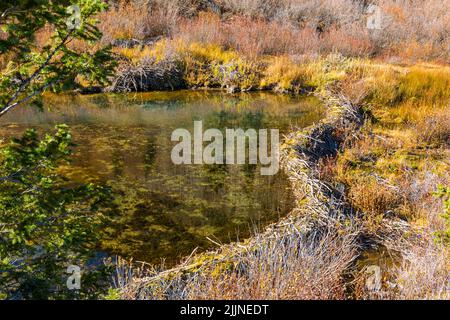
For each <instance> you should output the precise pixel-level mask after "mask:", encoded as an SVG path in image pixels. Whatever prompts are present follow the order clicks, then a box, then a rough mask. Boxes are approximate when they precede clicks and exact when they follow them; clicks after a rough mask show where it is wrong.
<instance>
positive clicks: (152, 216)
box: [0, 91, 324, 264]
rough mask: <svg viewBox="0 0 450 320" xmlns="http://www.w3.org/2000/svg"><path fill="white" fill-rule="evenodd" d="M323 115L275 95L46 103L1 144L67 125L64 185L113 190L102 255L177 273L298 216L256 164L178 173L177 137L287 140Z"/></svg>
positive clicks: (280, 186)
mask: <svg viewBox="0 0 450 320" xmlns="http://www.w3.org/2000/svg"><path fill="white" fill-rule="evenodd" d="M323 112H324V110H323V107H322V106H321V104H320V103H319V101H317V99H315V98H314V97H299V96H297V97H292V96H288V95H276V94H272V93H267V92H257V93H240V94H234V95H230V94H226V93H223V92H220V91H175V92H151V93H140V94H96V95H83V96H81V95H46V96H45V97H44V109H43V110H42V111H39V110H38V109H35V108H32V107H28V106H25V107H21V108H18V109H17V110H14V111H13V112H11V113H10V114H9V115H7V116H5V117H3V118H2V119H1V121H0V139H2V140H3V142H5V141H6V140H7V139H8V138H9V137H11V136H15V135H20V134H21V133H22V132H23V130H24V129H25V128H28V127H34V128H37V129H38V130H39V131H40V132H42V131H44V130H48V129H51V128H52V127H53V126H54V125H55V124H59V123H66V124H68V125H69V126H70V128H71V132H72V135H73V139H74V142H75V144H76V147H75V149H74V161H73V163H72V164H71V165H70V166H66V167H64V169H63V170H64V173H65V174H66V176H68V177H69V178H70V179H72V180H73V181H76V182H88V181H90V182H97V183H106V184H108V185H110V186H111V187H112V189H113V190H114V194H115V202H116V204H117V207H118V214H117V215H116V216H115V217H112V220H111V222H110V223H108V225H105V226H104V228H103V230H101V232H102V238H103V240H102V243H101V247H102V250H104V251H105V252H108V253H109V254H119V255H122V256H124V257H133V258H134V260H135V261H136V260H137V261H146V262H150V263H159V262H160V261H161V260H162V259H164V260H165V261H166V264H171V263H175V262H177V261H178V260H179V259H180V258H182V257H183V256H186V255H189V254H190V252H192V250H193V249H195V248H197V247H198V249H199V250H205V249H208V248H214V247H215V246H216V244H215V243H226V242H230V241H236V240H242V239H244V238H245V237H248V236H249V235H250V234H251V233H252V232H255V231H258V230H261V229H262V228H263V227H264V226H265V225H267V224H268V223H270V222H273V221H276V220H277V219H279V218H280V217H282V216H283V215H286V214H287V213H288V212H289V211H290V209H291V208H292V206H293V199H292V196H291V192H290V190H289V183H288V181H287V179H286V177H285V176H284V174H283V173H282V172H281V171H279V172H278V173H277V174H276V175H273V176H264V175H261V174H260V170H259V165H254V164H243V165H226V164H222V165H221V164H209V165H207V164H203V165H198V164H192V165H185V164H181V165H175V164H173V162H172V160H171V150H172V148H173V146H174V145H175V144H176V143H177V142H172V141H171V133H172V131H173V130H175V129H177V128H185V129H187V130H189V131H191V132H192V131H193V124H194V121H196V120H201V121H202V122H203V129H204V130H206V129H207V128H218V129H220V130H225V128H242V129H244V130H245V129H248V128H253V129H256V130H258V129H279V130H280V139H282V136H283V133H287V132H288V131H289V130H290V129H292V128H294V127H305V126H308V125H311V124H312V123H313V122H316V121H318V120H319V119H320V118H321V117H322V116H323ZM99 232H100V231H99Z"/></svg>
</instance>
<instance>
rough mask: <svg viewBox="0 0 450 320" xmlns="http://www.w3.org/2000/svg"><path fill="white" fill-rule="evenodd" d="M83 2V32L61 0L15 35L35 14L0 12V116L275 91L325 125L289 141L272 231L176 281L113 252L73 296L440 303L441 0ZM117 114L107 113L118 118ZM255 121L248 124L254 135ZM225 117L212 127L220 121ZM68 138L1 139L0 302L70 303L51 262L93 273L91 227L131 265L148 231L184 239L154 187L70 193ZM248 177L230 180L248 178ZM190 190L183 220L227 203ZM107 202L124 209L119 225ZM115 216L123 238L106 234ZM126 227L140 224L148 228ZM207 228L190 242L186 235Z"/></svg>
mask: <svg viewBox="0 0 450 320" xmlns="http://www.w3.org/2000/svg"><path fill="white" fill-rule="evenodd" d="M76 3H77V4H79V5H81V6H82V8H83V10H84V11H82V13H83V17H85V20H84V23H85V24H83V26H82V28H81V29H76V30H72V31H69V32H67V30H66V29H65V28H66V27H65V26H66V21H65V20H64V19H66V18H67V12H66V11H65V7H64V6H63V3H62V2H61V3H60V2H58V1H55V3H53V2H52V4H51V5H48V6H45V5H40V4H34V2H33V5H35V7H32V9H36V8H38V9H39V10H40V11H39V10H38V11H37V13H38V14H36V15H35V16H34V20H31V22H30V24H29V25H28V24H20V23H19V29H17V28H15V27H16V26H17V24H18V21H19V22H20V21H22V22H23V21H24V20H26V19H30V17H31V16H30V15H29V12H30V11H27V10H25V11H21V10H19V11H17V12H16V11H12V13H11V15H8V12H9V11H8V7H7V5H8V4H9V2H7V3H6V4H5V5H3V4H2V5H0V8H1V10H2V12H6V18H8V19H6V22H3V20H2V21H1V24H2V26H5V28H3V29H4V30H3V31H2V33H1V38H0V53H1V59H0V67H1V72H2V73H1V75H2V77H1V81H0V86H1V87H2V88H3V89H4V90H3V91H2V95H1V97H0V100H1V102H2V107H0V116H2V115H3V114H4V113H6V112H9V111H10V110H12V109H13V108H16V106H19V105H21V104H22V103H23V102H33V103H34V104H36V105H37V106H42V103H41V102H42V100H41V99H40V98H39V99H38V97H40V93H42V92H44V91H48V89H53V90H54V91H60V90H64V89H77V90H78V91H81V92H88V93H89V92H98V91H105V92H120V93H124V92H136V91H151V90H176V89H223V90H224V91H226V92H228V93H236V92H248V91H262V90H271V91H273V92H275V93H280V94H289V95H298V94H309V95H315V96H316V97H318V98H319V99H321V101H322V103H323V105H324V106H325V107H326V115H325V117H324V118H323V119H322V120H321V121H318V122H317V123H315V124H313V125H311V126H308V127H306V128H292V130H291V131H290V132H289V133H287V134H286V136H285V139H284V143H283V146H282V158H281V166H282V168H283V170H284V173H285V175H286V176H287V178H288V179H289V182H290V185H291V186H290V189H291V190H292V198H290V199H291V201H292V205H288V206H285V207H283V208H284V210H287V208H292V210H290V212H289V213H288V212H284V213H283V215H282V216H283V217H282V218H281V219H280V220H279V221H277V222H274V223H272V224H270V225H269V226H267V227H266V228H264V229H263V230H258V231H257V232H255V234H254V235H253V236H252V237H250V238H248V239H245V240H241V241H237V242H233V243H229V244H221V243H218V242H216V241H215V240H212V239H210V238H208V239H207V240H208V241H209V242H213V243H214V244H215V245H217V246H218V247H217V248H216V249H215V250H209V251H204V252H196V250H197V249H196V250H194V251H193V252H192V254H191V255H190V256H188V257H187V258H185V259H184V260H182V262H181V263H180V264H178V265H176V266H175V267H173V268H170V269H167V268H165V267H164V266H162V267H161V266H158V265H153V266H151V265H148V264H147V263H142V264H140V263H136V262H129V261H128V260H124V259H121V258H118V259H117V261H116V262H115V268H116V270H115V272H114V274H113V277H112V278H113V279H112V284H110V283H108V282H105V279H106V278H105V277H104V276H105V273H103V271H104V270H99V269H98V268H93V269H91V271H92V272H93V274H92V277H91V276H89V278H88V280H89V281H88V283H89V284H92V286H90V285H89V286H87V287H85V288H84V289H83V290H85V291H82V292H81V293H80V292H77V294H78V295H77V297H83V298H92V297H103V298H107V299H120V298H123V299H208V298H212V299H447V300H448V299H449V298H450V296H449V289H448V278H449V269H448V268H449V263H450V260H449V259H450V256H449V253H450V252H449V250H450V243H449V237H450V236H449V232H450V231H449V230H450V226H449V224H450V222H449V185H450V177H449V168H450V163H449V145H450V68H449V66H448V62H449V58H450V57H449V50H448V48H449V45H450V36H449V35H450V25H449V22H450V16H449V14H450V7H449V4H450V3H449V2H447V1H439V0H432V1H426V2H425V1H418V0H417V1H416V0H414V1H406V0H405V1H392V0H379V1H356V0H336V1H329V2H326V1H320V0H311V1H301V0H283V1H266V0H245V1H234V0H211V1H202V0H199V1H198V0H195V1H194V0H192V1H191V0H182V1H180V0H167V1H162V0H150V1H108V3H109V7H108V8H107V9H106V3H105V2H102V1H94V0H92V1H90V0H82V1H76ZM370 4H376V5H377V8H378V9H379V10H381V15H382V20H381V25H382V27H380V28H375V29H370V28H367V19H368V18H370V16H369V15H370V13H368V10H367V9H368V7H369V5H370ZM9 5H10V4H9ZM47 13H51V14H47ZM97 19H98V20H97ZM97 23H98V29H97V27H96V25H97ZM27 28H29V30H28V29H27ZM17 30H18V31H17ZM71 37H73V38H71ZM69 38H70V39H72V40H73V41H72V40H71V41H68V40H69ZM111 58H114V59H111ZM100 66H103V67H100ZM114 67H115V69H113V68H114ZM155 95H156V96H157V97H159V95H162V94H161V93H158V94H155ZM230 97H232V95H230ZM266 98H267V97H266ZM162 100H164V99H162ZM110 112H112V111H110ZM125 115H126V112H123V114H120V113H119V114H118V115H116V117H117V118H120V120H121V121H126V116H125ZM260 116H261V115H260V114H258V115H256V114H255V113H249V114H244V118H245V117H247V118H248V119H250V120H249V121H250V122H251V121H260V123H259V124H260V125H261V124H262V122H261V119H262V118H258V117H260ZM223 117H226V114H224V113H221V114H220V115H218V116H217V117H216V118H217V119H216V118H214V119H213V118H211V121H219V122H220V124H221V125H224V126H226V125H227V124H229V123H227V122H226V121H225V122H224V121H222V120H223ZM247 118H245V119H244V121H245V120H246V119H247ZM157 119H159V118H157ZM248 119H247V120H248ZM234 120H236V119H234ZM214 124H216V123H214ZM139 130H140V128H138V129H136V131H133V134H135V139H140V137H141V134H142V132H141V131H139ZM70 141H71V135H70V133H69V131H68V129H67V127H65V126H59V127H57V132H56V133H55V134H54V135H45V136H44V138H42V139H41V140H40V139H38V136H37V133H36V132H35V131H33V130H31V131H26V133H25V135H24V136H23V137H22V138H21V139H15V140H13V141H12V142H11V143H9V144H8V143H4V141H1V142H2V146H1V153H0V254H1V256H0V271H2V273H1V275H0V297H2V298H3V297H4V298H65V297H73V292H68V291H67V290H65V288H64V287H63V285H64V283H63V282H62V278H61V272H64V270H63V271H61V268H62V266H63V264H64V266H65V264H67V260H70V261H78V263H79V264H81V265H84V264H87V263H88V259H89V258H91V257H92V253H93V252H95V250H96V249H97V247H96V246H98V245H99V243H100V242H101V241H99V239H97V238H96V236H98V234H96V232H95V231H96V230H98V229H97V226H98V225H100V224H103V226H105V225H107V227H106V232H109V233H110V238H109V239H107V240H105V239H102V241H103V248H108V249H111V251H115V252H119V253H125V255H127V256H130V255H131V256H133V254H136V255H137V254H138V253H137V252H138V250H137V249H136V247H135V246H138V245H140V246H142V247H144V248H149V249H150V248H151V246H152V239H151V236H153V235H154V234H156V233H164V234H165V236H168V237H172V238H174V239H177V237H178V235H179V234H180V233H185V231H186V230H185V229H183V228H182V227H180V226H179V225H174V220H170V225H171V228H165V226H159V227H155V225H150V226H149V225H147V223H148V222H149V221H150V220H151V221H153V220H152V219H154V218H155V217H159V218H162V219H165V218H166V215H167V214H168V213H169V212H171V213H170V214H172V213H173V211H174V210H175V211H176V210H178V209H179V207H176V208H174V207H170V203H171V201H173V199H174V197H171V196H172V195H170V194H164V192H160V193H159V194H157V192H155V191H154V190H148V187H149V185H148V184H147V185H145V184H144V185H140V186H137V185H138V183H137V182H134V187H136V190H137V191H136V192H135V194H133V195H132V196H131V197H130V194H131V193H130V190H131V188H130V187H129V185H130V184H132V183H131V182H127V183H124V185H123V186H119V187H118V186H117V185H115V189H114V188H112V190H113V193H112V194H111V193H109V190H110V188H106V189H105V188H104V187H100V186H98V185H94V184H91V183H85V182H86V181H81V182H79V183H78V184H77V185H76V186H74V185H73V184H72V183H69V182H68V181H67V180H66V179H65V178H64V177H63V176H62V175H60V174H61V172H62V171H64V170H62V171H61V170H57V169H58V168H59V169H61V166H62V163H65V162H64V161H65V160H67V159H70V158H71V157H72V156H71V153H70V146H71V145H70ZM147 142H148V141H147ZM103 143H104V141H103ZM107 143H110V142H109V141H108V142H107ZM127 143H128V142H124V143H123V144H122V145H121V146H120V147H121V148H124V149H126V144H127ZM149 145H150V147H149V146H148V145H147V146H146V147H147V149H148V148H150V149H149V150H147V151H148V152H147V153H146V157H152V156H154V154H155V152H154V148H155V145H156V144H155V143H153V144H151V143H150V144H149ZM115 160H116V162H120V161H121V160H120V159H119V158H118V159H115ZM65 166H66V168H65V169H67V167H68V166H70V164H67V163H65ZM120 166H122V167H123V163H122V164H120V163H119V164H117V163H116V164H114V165H113V168H112V170H113V171H114V170H116V169H117V168H116V167H120ZM63 169H64V168H63ZM147 169H148V170H147ZM207 169H211V168H206V169H205V170H207ZM146 170H147V171H146V172H145V174H146V175H147V174H148V175H152V174H153V175H155V174H158V172H157V170H151V168H150V169H149V168H146ZM211 170H212V169H211ZM244 171H245V170H244ZM249 171H250V170H248V171H245V172H243V173H242V175H243V176H242V177H241V176H240V177H241V178H242V179H250V178H249V177H248V175H246V174H248V173H249ZM210 173H211V172H210V171H208V179H211V180H212V182H211V181H209V182H211V183H209V182H208V183H205V185H207V188H214V184H216V183H219V184H224V183H226V182H225V181H227V182H228V180H227V178H226V177H225V176H224V175H222V173H223V172H222V171H220V168H219V169H218V170H217V171H215V172H214V173H215V174H213V175H212V174H210ZM76 174H77V173H75V175H76ZM200 174H204V172H200ZM81 177H83V174H79V178H80V179H81ZM158 177H159V176H158ZM200 180H201V179H197V180H196V181H197V182H198V181H200ZM252 181H253V180H252ZM90 182H92V181H90ZM253 182H254V181H253ZM157 183H158V184H159V185H162V186H164V183H167V184H168V185H169V184H177V183H178V184H179V181H172V180H170V179H167V180H164V183H160V182H157ZM205 185H203V187H205ZM255 185H256V186H257V187H258V188H262V189H264V188H263V187H262V185H261V184H260V185H258V183H255ZM255 185H254V186H253V187H255ZM120 187H123V189H124V190H119V189H120ZM128 189H130V190H128ZM106 190H108V192H106ZM186 190H187V191H185V193H187V194H189V196H186V197H185V198H186V199H188V200H186V203H189V205H188V206H186V207H183V210H184V211H183V212H182V214H181V215H180V216H182V215H184V214H186V216H188V217H191V216H192V215H194V216H195V215H196V214H198V212H199V211H198V210H196V209H198V208H197V207H198V206H203V207H207V208H209V209H208V210H210V211H214V212H215V210H217V211H218V207H225V208H227V205H228V204H229V205H230V207H236V206H235V204H234V203H231V204H230V203H222V202H221V200H220V201H219V200H217V201H216V202H214V203H207V201H203V200H201V201H199V200H198V199H197V198H195V197H194V196H192V194H191V193H195V192H196V191H195V190H193V188H191V189H186ZM230 190H231V189H230ZM127 192H128V193H127ZM148 193H152V194H153V195H155V194H156V196H155V197H154V199H153V200H154V201H150V202H145V201H144V200H142V198H144V197H145V196H144V195H145V194H148ZM166 193H167V192H166ZM231 193H232V194H233V195H239V196H240V198H239V199H240V201H242V202H243V203H245V204H246V205H247V206H248V207H252V208H257V209H255V210H259V209H261V208H262V207H261V206H260V204H259V203H255V202H258V201H261V199H259V198H258V197H252V196H248V197H245V196H246V195H242V194H241V193H242V192H241V193H240V192H239V190H231V191H230V194H231ZM249 195H251V191H250V192H249ZM190 196H192V197H190ZM110 197H112V198H110ZM111 199H113V200H111ZM125 199H126V200H125ZM130 199H132V200H133V201H134V200H136V202H138V203H139V205H138V206H136V207H135V206H133V205H130V204H129V203H128V202H127V201H128V200H130ZM130 201H131V200H130ZM223 201H225V202H227V201H228V199H227V198H226V197H224V199H223ZM106 203H108V205H112V206H113V207H114V210H116V211H117V210H119V211H121V212H122V213H124V214H122V215H119V217H118V218H117V216H116V217H115V219H116V220H114V218H113V220H111V217H107V215H106V213H108V214H109V213H110V211H109V210H110V209H111V208H110V207H109V206H107V205H106ZM131 207H133V208H131ZM137 207H138V210H136V208H137ZM267 207H270V204H269V205H268V206H267ZM199 210H200V209H199ZM29 213H31V214H29ZM178 213H180V212H178ZM136 217H137V219H135V218H136ZM106 218H107V219H106ZM194 218H198V217H194ZM222 218H223V217H220V218H219V220H218V221H219V224H221V223H222V220H220V219H222ZM233 219H239V216H237V217H236V216H233ZM175 220H176V219H175ZM118 222H119V223H120V224H121V226H125V227H123V230H121V231H122V232H117V229H114V228H113V226H114V223H118ZM136 223H137V224H139V225H146V227H148V229H146V231H145V232H142V234H141V233H140V232H139V231H137V230H136V226H135V225H133V224H136ZM175 224H176V223H175ZM239 224H240V222H238V223H236V224H235V225H239ZM152 228H153V229H152ZM158 228H159V229H158ZM174 230H175V231H174ZM191 231H192V230H191ZM173 233H175V234H173ZM211 233H212V232H211V229H208V228H204V229H201V228H199V229H198V230H195V232H190V234H191V235H193V236H192V238H191V239H192V241H194V240H196V239H197V240H198V237H199V235H200V236H201V237H203V236H205V238H206V236H208V235H209V234H211ZM203 240H204V239H203ZM233 240H234V239H233ZM85 242H86V244H85ZM143 242H146V243H145V244H144V243H143ZM163 242H164V240H163ZM204 242H206V241H205V240H204ZM123 243H127V246H125V247H123V246H122V247H120V246H121V244H123ZM180 243H181V240H180ZM180 245H181V244H180ZM119 247H120V249H121V250H122V251H120V250H118V248H119ZM205 247H206V246H205ZM63 249H64V254H61V252H62V250H63ZM164 252H166V253H167V254H168V253H169V252H171V251H170V250H166V251H164ZM369 252H378V253H379V252H383V254H384V253H386V254H387V255H388V257H389V258H388V260H389V261H388V262H385V261H383V257H382V255H381V254H378V253H375V254H374V256H372V257H370V259H369V258H367V255H368V253H369ZM64 259H65V260H64ZM371 264H372V265H371ZM373 264H375V265H376V266H379V267H381V273H382V280H381V283H380V284H379V286H376V287H375V288H374V287H370V286H368V285H367V281H368V272H369V271H370V270H371V267H373ZM5 270H6V271H5ZM97 276H98V277H97ZM108 287H111V288H110V289H109V293H108V294H106V295H105V294H104V291H105V289H106V288H108ZM80 294H81V295H80Z"/></svg>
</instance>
